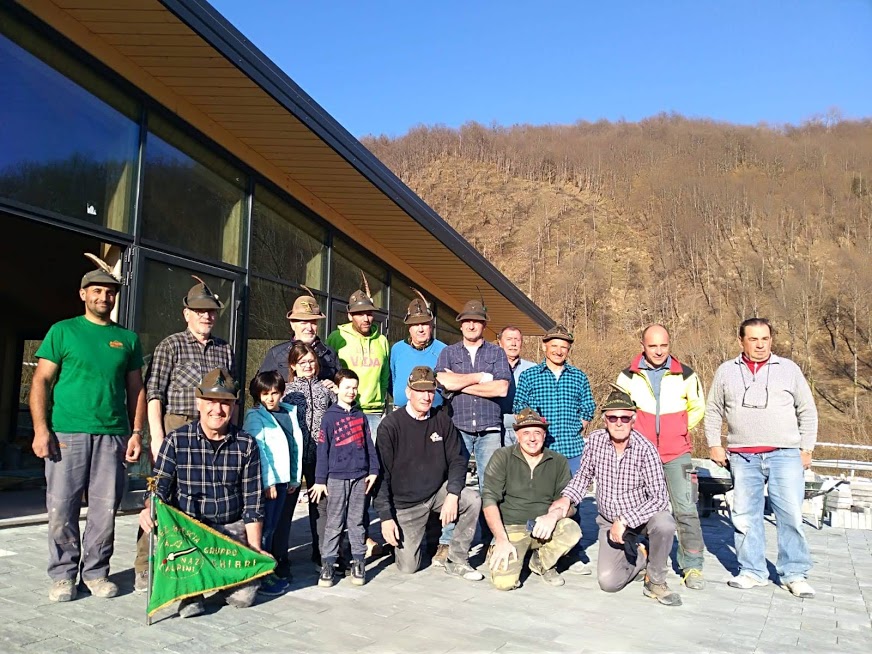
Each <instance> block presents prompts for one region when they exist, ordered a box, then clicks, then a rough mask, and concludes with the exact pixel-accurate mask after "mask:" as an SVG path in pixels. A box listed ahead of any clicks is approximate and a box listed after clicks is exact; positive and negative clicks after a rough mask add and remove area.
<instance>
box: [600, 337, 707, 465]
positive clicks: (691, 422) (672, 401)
mask: <svg viewBox="0 0 872 654" xmlns="http://www.w3.org/2000/svg"><path fill="white" fill-rule="evenodd" d="M641 362H642V355H641V354H640V355H639V356H637V357H636V358H635V359H634V360H633V363H632V365H631V366H630V367H629V368H627V369H626V370H624V371H623V372H621V374H620V375H618V381H617V385H618V386H620V387H621V388H622V389H624V390H625V391H626V392H627V393H628V394H629V395H630V397H631V398H632V400H633V402H635V403H636V406H637V407H638V411H636V423H635V425H633V429H635V430H636V431H638V432H640V433H641V434H642V435H644V436H645V438H647V439H648V440H650V441H651V442H652V443H654V445H655V446H657V451H658V452H659V453H660V459H661V460H662V461H663V463H668V462H669V461H672V460H673V459H677V458H678V457H680V456H682V455H684V454H688V453H689V452H690V451H691V450H692V449H693V443H692V442H691V438H690V430H691V429H693V428H694V427H695V426H696V425H697V423H699V421H700V420H702V418H703V416H704V415H705V396H704V395H703V391H702V384H701V383H700V381H699V377H697V375H696V373H695V372H694V371H693V370H691V369H690V368H689V367H687V366H685V365H683V364H682V363H681V362H679V361H678V359H676V358H675V357H672V361H671V362H670V364H669V369H668V370H667V371H666V372H665V373H664V375H663V379H662V380H661V382H660V406H659V413H660V432H659V433H658V432H657V428H656V426H657V413H658V406H657V398H656V397H654V389H653V388H652V386H651V382H650V381H649V380H648V376H647V375H646V374H645V370H644V369H643V368H640V367H639V364H640V363H641Z"/></svg>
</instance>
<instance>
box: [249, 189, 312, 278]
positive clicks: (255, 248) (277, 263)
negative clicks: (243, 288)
mask: <svg viewBox="0 0 872 654" xmlns="http://www.w3.org/2000/svg"><path fill="white" fill-rule="evenodd" d="M326 240H327V233H326V230H325V229H324V228H323V227H320V226H319V225H317V224H316V223H315V222H314V221H312V220H310V219H309V218H308V217H306V216H305V215H304V214H303V212H302V211H300V210H299V209H296V208H295V207H292V206H291V205H289V204H288V203H286V202H283V201H282V200H280V199H279V198H278V197H276V196H275V195H274V194H272V193H270V192H269V191H267V190H266V189H265V188H263V187H262V186H258V187H257V188H256V189H255V192H254V211H253V215H252V227H251V270H252V272H254V273H260V274H262V275H268V276H270V277H274V278H276V279H284V280H287V281H289V282H292V283H294V284H306V285H307V286H309V287H310V288H312V289H323V288H324V287H325V286H326V272H327V265H326V264H327V246H326V245H325V242H326Z"/></svg>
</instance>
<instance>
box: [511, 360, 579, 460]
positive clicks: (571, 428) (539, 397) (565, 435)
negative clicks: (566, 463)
mask: <svg viewBox="0 0 872 654" xmlns="http://www.w3.org/2000/svg"><path fill="white" fill-rule="evenodd" d="M528 408H529V409H534V410H535V411H537V412H538V413H539V415H540V416H542V417H543V418H545V420H547V421H548V435H547V436H546V438H545V447H548V448H550V449H552V450H554V451H555V452H559V453H560V454H562V455H563V456H565V457H566V458H567V459H571V458H573V457H576V456H578V455H579V454H581V452H582V450H583V449H584V441H583V440H582V438H581V432H582V431H583V430H584V425H583V424H582V422H581V421H582V420H591V419H592V418H593V412H594V409H595V408H596V402H594V400H593V394H592V393H591V392H590V382H589V381H588V380H587V375H585V374H584V373H583V372H582V371H581V370H579V369H578V368H576V367H575V366H572V365H569V364H568V363H567V364H566V365H564V366H563V372H561V373H560V377H555V376H554V373H553V372H551V369H550V368H548V365H547V364H546V363H545V362H544V361H543V362H542V363H540V364H539V365H536V366H533V367H532V368H528V369H527V370H525V371H524V372H522V373H521V377H520V378H519V379H518V390H517V391H516V392H515V405H514V410H515V413H518V412H520V411H521V409H528Z"/></svg>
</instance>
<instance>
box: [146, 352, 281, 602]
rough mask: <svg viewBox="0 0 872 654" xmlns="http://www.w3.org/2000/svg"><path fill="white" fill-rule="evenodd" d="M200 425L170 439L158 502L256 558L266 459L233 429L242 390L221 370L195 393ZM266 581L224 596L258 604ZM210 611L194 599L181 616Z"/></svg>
mask: <svg viewBox="0 0 872 654" xmlns="http://www.w3.org/2000/svg"><path fill="white" fill-rule="evenodd" d="M194 395H195V396H196V398H197V411H198V413H199V419H197V420H194V421H193V422H190V423H188V424H187V425H184V426H183V427H179V428H178V429H176V430H175V431H172V432H170V433H169V434H167V436H166V438H165V439H164V441H163V443H161V446H160V452H159V453H158V455H157V461H156V462H155V464H154V476H155V478H156V479H157V496H158V497H160V499H161V500H163V501H164V502H166V503H167V504H168V505H170V506H173V507H175V508H177V509H179V510H180V511H182V513H185V514H186V515H189V516H190V517H192V518H194V519H195V520H199V521H200V522H204V523H206V524H207V525H209V526H210V527H212V528H213V529H215V530H217V531H220V532H221V533H222V534H225V535H226V536H230V537H231V538H233V539H234V540H236V541H239V542H240V543H242V544H243V545H247V546H248V547H250V548H251V549H253V550H255V551H256V552H260V553H261V554H266V555H268V556H269V552H265V551H264V550H263V549H261V546H260V542H261V537H262V535H263V499H262V494H261V478H260V454H259V452H258V450H257V442H256V441H255V440H254V438H253V437H252V436H249V435H248V434H247V433H245V432H244V431H242V430H241V429H239V427H237V426H236V425H233V424H231V423H230V419H231V417H232V416H233V408H234V407H235V406H236V399H237V397H238V390H237V386H236V382H235V381H233V377H231V376H230V373H229V372H227V371H226V370H224V369H222V368H216V369H215V370H212V371H210V372H208V373H206V376H205V377H203V381H202V382H201V383H200V385H199V386H197V387H196V388H195V389H194ZM139 525H140V526H141V527H142V529H143V531H145V532H146V533H148V532H150V531H151V530H152V529H153V528H154V526H155V525H154V522H153V521H152V519H151V516H150V513H149V507H148V506H146V508H144V509H143V510H142V512H141V513H140V514H139ZM259 586H260V580H259V579H258V580H255V581H253V582H251V583H248V584H244V585H242V586H234V587H233V588H229V589H227V590H223V591H219V592H220V593H221V595H222V596H223V598H224V601H226V602H227V603H228V604H229V605H230V606H234V607H236V608H245V607H248V606H251V605H252V604H253V603H254V600H255V596H256V594H257V589H258V587H259ZM205 611H206V609H205V607H204V606H203V596H202V595H199V596H195V597H189V598H187V599H184V600H182V602H181V604H180V605H179V615H180V616H181V617H183V618H192V617H194V616H196V615H201V614H202V613H204V612H205Z"/></svg>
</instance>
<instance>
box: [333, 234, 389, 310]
mask: <svg viewBox="0 0 872 654" xmlns="http://www.w3.org/2000/svg"><path fill="white" fill-rule="evenodd" d="M332 262H333V277H332V279H331V282H330V285H331V291H332V293H333V295H334V296H335V297H337V298H341V299H343V300H344V301H345V302H346V303H347V302H348V298H349V297H350V296H351V294H352V293H354V291H356V290H358V289H360V290H364V289H363V279H362V278H361V276H360V273H361V271H363V272H364V273H366V281H367V283H368V284H369V292H370V296H371V297H372V301H373V302H374V303H375V305H376V306H377V307H386V306H387V300H388V298H387V292H386V291H387V288H386V282H387V277H388V273H387V270H386V269H385V268H384V267H383V266H381V265H380V264H379V263H377V262H376V261H374V260H373V259H372V258H371V255H369V254H368V253H366V251H365V250H363V249H362V248H361V247H360V246H357V245H350V244H349V243H347V242H345V241H343V240H340V239H338V238H337V239H335V240H334V241H333V256H332Z"/></svg>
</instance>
